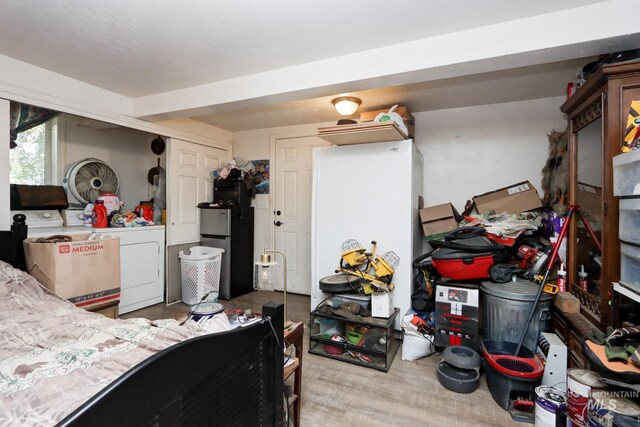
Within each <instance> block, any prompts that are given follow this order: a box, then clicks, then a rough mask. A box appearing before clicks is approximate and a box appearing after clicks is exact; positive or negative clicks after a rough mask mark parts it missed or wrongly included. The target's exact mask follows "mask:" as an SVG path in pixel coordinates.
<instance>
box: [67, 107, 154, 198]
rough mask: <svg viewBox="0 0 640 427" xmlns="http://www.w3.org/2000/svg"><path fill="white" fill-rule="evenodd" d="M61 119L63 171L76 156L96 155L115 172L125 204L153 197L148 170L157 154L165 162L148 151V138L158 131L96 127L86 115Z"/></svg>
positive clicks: (78, 157)
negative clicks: (152, 132)
mask: <svg viewBox="0 0 640 427" xmlns="http://www.w3.org/2000/svg"><path fill="white" fill-rule="evenodd" d="M64 122H65V130H64V137H63V138H64V158H65V166H64V168H63V171H62V173H65V172H66V171H67V169H68V168H69V167H70V166H71V165H72V164H73V163H75V162H77V161H78V160H82V159H85V158H87V157H95V158H97V159H100V160H103V161H104V162H106V163H107V164H108V165H109V166H110V167H111V168H112V169H113V170H114V172H115V173H116V176H117V177H118V182H119V184H120V192H119V198H120V200H121V201H124V202H125V207H126V208H128V209H133V208H134V207H135V206H136V205H138V204H139V203H140V201H142V200H149V199H150V198H151V197H152V195H153V194H152V193H151V192H150V191H151V186H149V185H148V183H147V173H148V171H149V169H151V168H152V167H154V166H157V161H158V157H161V159H162V160H161V165H162V166H163V167H164V166H165V160H164V159H165V155H164V154H162V156H156V155H155V154H153V152H152V151H151V141H152V140H153V139H154V138H155V137H156V136H157V135H154V134H150V133H144V132H140V131H134V130H130V129H126V128H121V127H114V128H107V129H96V128H95V127H91V125H90V122H89V121H87V120H86V119H82V118H79V117H76V116H69V115H67V116H66V117H65V119H64ZM69 201H70V202H73V200H69Z"/></svg>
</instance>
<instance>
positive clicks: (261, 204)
mask: <svg viewBox="0 0 640 427" xmlns="http://www.w3.org/2000/svg"><path fill="white" fill-rule="evenodd" d="M268 207H269V201H268V200H256V209H267V208H268Z"/></svg>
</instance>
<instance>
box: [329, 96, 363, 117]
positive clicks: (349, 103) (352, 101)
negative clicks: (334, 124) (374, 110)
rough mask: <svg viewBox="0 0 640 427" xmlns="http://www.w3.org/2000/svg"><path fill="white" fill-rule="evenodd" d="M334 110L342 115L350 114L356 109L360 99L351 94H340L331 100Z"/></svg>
mask: <svg viewBox="0 0 640 427" xmlns="http://www.w3.org/2000/svg"><path fill="white" fill-rule="evenodd" d="M331 103H332V104H333V106H334V107H336V111H338V113H340V114H342V115H343V116H350V115H352V114H353V113H355V112H356V111H357V110H358V107H359V106H360V104H362V101H361V100H360V99H358V98H354V97H353V96H341V97H339V98H336V99H334V100H332V101H331Z"/></svg>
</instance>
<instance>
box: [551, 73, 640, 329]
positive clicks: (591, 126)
mask: <svg viewBox="0 0 640 427" xmlns="http://www.w3.org/2000/svg"><path fill="white" fill-rule="evenodd" d="M632 100H640V61H633V62H626V63H619V64H612V65H607V66H604V67H602V68H601V69H600V70H598V71H597V72H596V73H595V74H594V75H593V76H591V77H590V78H589V80H587V82H586V83H585V84H584V85H583V86H582V87H580V88H579V89H578V90H577V91H576V93H575V94H574V95H573V96H572V97H571V98H569V99H568V100H567V101H566V102H565V103H564V104H563V105H562V106H561V108H560V109H561V111H562V112H563V113H566V114H567V118H568V121H569V130H568V131H569V154H570V157H569V164H570V166H569V174H570V178H569V200H570V204H573V205H579V206H580V207H581V209H582V210H583V212H584V214H585V216H586V218H587V219H588V221H589V223H590V224H591V227H592V228H593V230H594V232H595V234H596V235H597V236H598V238H599V240H600V242H601V245H602V251H600V250H599V249H598V248H597V247H596V245H595V243H594V242H593V240H592V239H591V238H590V236H589V234H588V233H587V230H586V228H585V227H584V225H583V224H582V223H581V221H580V220H579V219H578V215H574V218H573V220H572V223H571V227H570V229H569V235H568V239H567V254H568V256H567V261H568V287H569V290H570V292H571V293H573V294H574V295H576V296H577V297H578V299H579V300H580V303H581V314H582V315H583V316H584V317H585V318H586V319H588V320H589V321H590V322H591V323H593V324H594V325H596V326H598V327H599V328H600V329H604V328H605V327H606V326H607V325H613V326H618V323H619V321H620V320H621V319H618V318H617V315H618V312H617V306H616V304H615V301H614V298H613V282H617V281H618V279H619V276H620V243H619V240H618V201H617V199H616V198H614V196H613V165H612V158H613V157H614V156H616V155H618V154H619V153H620V148H621V147H622V142H623V136H624V132H625V127H626V121H627V116H628V114H629V107H630V105H631V101H632ZM581 266H584V268H585V271H586V273H587V274H588V280H587V285H586V286H582V287H581V286H580V284H579V275H578V272H579V271H580V269H581Z"/></svg>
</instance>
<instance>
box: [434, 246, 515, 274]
mask: <svg viewBox="0 0 640 427" xmlns="http://www.w3.org/2000/svg"><path fill="white" fill-rule="evenodd" d="M456 252H458V253H456V254H451V253H449V252H445V251H443V252H441V253H439V254H437V253H435V252H434V253H433V255H432V260H433V267H434V268H435V269H436V270H437V271H438V273H439V274H440V275H441V276H443V277H448V278H449V279H454V280H477V279H486V278H487V277H489V269H490V268H491V266H492V265H493V264H495V263H497V262H503V261H504V260H505V257H504V256H503V255H502V254H493V253H489V254H482V253H480V254H471V253H467V252H462V253H460V252H459V251H456ZM440 256H443V258H440V259H438V257H440ZM447 257H449V258H447Z"/></svg>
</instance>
